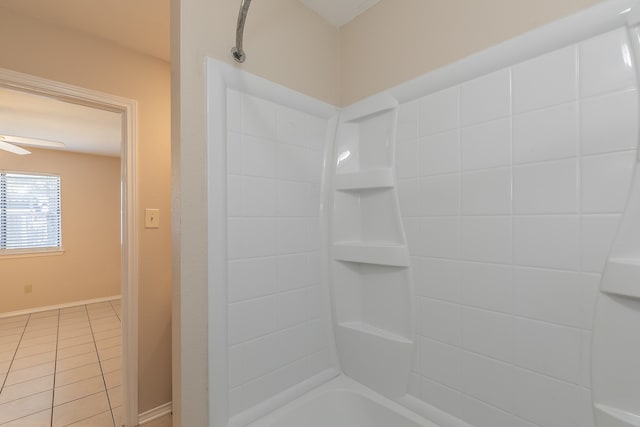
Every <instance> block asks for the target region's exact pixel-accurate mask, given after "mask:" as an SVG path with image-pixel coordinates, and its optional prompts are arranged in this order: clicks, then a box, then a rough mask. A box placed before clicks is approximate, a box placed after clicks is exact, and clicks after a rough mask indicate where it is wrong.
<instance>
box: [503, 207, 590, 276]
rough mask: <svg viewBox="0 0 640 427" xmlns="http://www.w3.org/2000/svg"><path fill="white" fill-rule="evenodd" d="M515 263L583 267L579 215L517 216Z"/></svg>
mask: <svg viewBox="0 0 640 427" xmlns="http://www.w3.org/2000/svg"><path fill="white" fill-rule="evenodd" d="M513 237H514V238H513V242H514V262H515V263H516V264H518V265H526V266H532V267H550V268H559V269H564V270H578V269H579V268H580V221H579V218H578V217H577V216H572V215H571V216H540V217H515V218H514V222H513Z"/></svg>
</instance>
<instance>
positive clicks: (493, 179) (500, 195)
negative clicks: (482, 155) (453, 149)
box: [460, 168, 511, 215]
mask: <svg viewBox="0 0 640 427" xmlns="http://www.w3.org/2000/svg"><path fill="white" fill-rule="evenodd" d="M460 198H461V204H462V214H463V215H505V214H507V215H508V214H510V213H511V169H510V168H501V169H489V170H483V171H478V172H468V173H463V174H462V179H461V196H460Z"/></svg>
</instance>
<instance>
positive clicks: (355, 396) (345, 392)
mask: <svg viewBox="0 0 640 427" xmlns="http://www.w3.org/2000/svg"><path fill="white" fill-rule="evenodd" d="M247 427H438V426H437V425H436V424H433V423H432V422H430V421H427V420H425V419H424V418H421V417H419V416H418V415H416V414H414V413H413V412H411V411H409V410H408V409H406V408H405V407H403V406H401V405H399V404H397V403H395V402H393V401H391V400H389V399H387V398H385V397H383V396H381V395H379V394H378V393H376V392H374V391H372V390H370V389H368V388H367V387H365V386H363V385H361V384H359V383H357V382H356V381H354V380H352V379H350V378H349V377H346V376H344V375H341V376H339V377H337V378H335V379H333V380H331V381H329V382H328V383H326V384H324V385H322V386H320V387H318V388H316V389H314V390H312V391H310V392H308V393H306V394H305V395H303V396H301V397H299V398H298V399H296V400H294V401H292V402H290V403H289V404H287V405H285V406H283V407H281V408H279V409H277V410H276V411H274V412H272V413H271V414H269V415H267V416H265V417H263V418H261V419H259V420H258V421H255V422H253V423H251V424H249V425H248V426H247Z"/></svg>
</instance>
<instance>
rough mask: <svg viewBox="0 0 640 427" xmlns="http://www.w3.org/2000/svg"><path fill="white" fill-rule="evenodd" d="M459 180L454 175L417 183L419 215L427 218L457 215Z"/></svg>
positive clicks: (432, 177) (429, 178) (431, 177)
mask: <svg viewBox="0 0 640 427" xmlns="http://www.w3.org/2000/svg"><path fill="white" fill-rule="evenodd" d="M459 187H460V178H459V176H458V175H457V174H454V175H437V176H430V177H426V178H421V179H420V181H419V191H420V196H419V197H420V213H421V214H422V215H427V216H435V215H457V214H458V213H459V211H460V208H459V206H458V203H459V196H458V192H459Z"/></svg>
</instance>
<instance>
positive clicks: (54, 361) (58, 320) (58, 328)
mask: <svg viewBox="0 0 640 427" xmlns="http://www.w3.org/2000/svg"><path fill="white" fill-rule="evenodd" d="M57 323H58V325H57V329H56V354H55V357H54V359H53V390H52V392H51V425H52V426H53V408H54V402H55V398H56V371H57V370H58V336H59V334H60V310H58V319H57Z"/></svg>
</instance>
